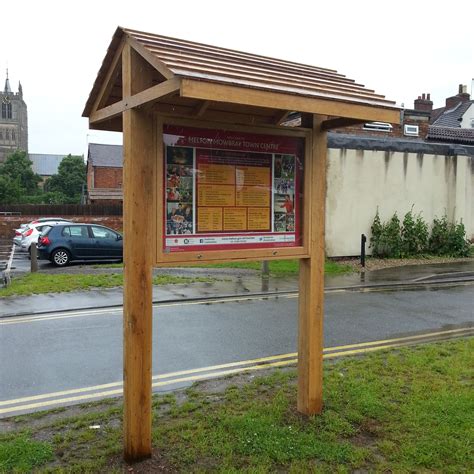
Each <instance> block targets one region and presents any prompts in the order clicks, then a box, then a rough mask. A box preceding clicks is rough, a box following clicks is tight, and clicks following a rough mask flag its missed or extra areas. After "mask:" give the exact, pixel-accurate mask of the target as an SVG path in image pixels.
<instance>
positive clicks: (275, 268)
mask: <svg viewBox="0 0 474 474" xmlns="http://www.w3.org/2000/svg"><path fill="white" fill-rule="evenodd" d="M93 266H94V267H101V268H123V263H111V264H105V265H104V264H100V265H93ZM191 266H194V267H200V268H242V269H246V270H256V271H259V272H261V270H262V262H227V263H209V264H195V265H191ZM269 268H270V274H271V275H272V276H276V277H283V276H290V275H297V274H298V270H299V261H298V260H272V261H270V263H269ZM353 271H354V270H353V268H352V267H351V266H350V265H341V264H340V263H336V262H331V261H327V262H326V263H325V265H324V272H325V273H326V275H339V274H343V273H351V272H353Z"/></svg>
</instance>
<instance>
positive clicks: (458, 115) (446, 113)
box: [432, 100, 474, 128]
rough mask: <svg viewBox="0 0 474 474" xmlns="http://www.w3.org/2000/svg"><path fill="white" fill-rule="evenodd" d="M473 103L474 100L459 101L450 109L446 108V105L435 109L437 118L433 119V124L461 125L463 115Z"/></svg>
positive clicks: (445, 125) (438, 125)
mask: <svg viewBox="0 0 474 474" xmlns="http://www.w3.org/2000/svg"><path fill="white" fill-rule="evenodd" d="M472 104H474V101H473V100H468V101H466V102H459V103H458V104H456V105H455V106H454V107H451V108H450V109H446V107H444V109H436V110H435V111H433V112H435V113H436V118H435V120H433V122H432V125H435V126H437V127H452V128H459V127H461V121H462V117H463V115H464V114H465V113H466V111H467V110H468V109H469V107H471V105H472Z"/></svg>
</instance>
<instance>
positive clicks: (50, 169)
mask: <svg viewBox="0 0 474 474" xmlns="http://www.w3.org/2000/svg"><path fill="white" fill-rule="evenodd" d="M66 156H67V155H46V154H42V153H29V154H28V157H29V159H30V161H31V162H32V165H31V168H32V169H33V171H34V172H35V173H37V174H39V175H40V176H52V175H53V174H57V173H58V168H59V164H60V163H61V161H63V159H64V158H65V157H66Z"/></svg>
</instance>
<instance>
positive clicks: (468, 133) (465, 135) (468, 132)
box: [426, 125, 474, 145]
mask: <svg viewBox="0 0 474 474" xmlns="http://www.w3.org/2000/svg"><path fill="white" fill-rule="evenodd" d="M426 138H427V140H432V141H442V142H450V143H462V144H467V145H474V128H454V127H439V126H435V125H430V126H429V127H428V134H427V136H426Z"/></svg>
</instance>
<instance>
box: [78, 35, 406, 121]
mask: <svg viewBox="0 0 474 474" xmlns="http://www.w3.org/2000/svg"><path fill="white" fill-rule="evenodd" d="M124 38H126V39H128V40H129V41H130V42H131V44H132V46H134V47H135V48H136V49H138V50H140V51H142V52H143V54H142V55H143V56H144V57H146V58H147V60H148V61H149V62H151V63H153V65H154V66H155V67H156V68H157V69H158V70H159V71H160V72H161V73H162V74H163V76H164V77H166V78H168V79H169V78H171V77H178V78H183V79H193V80H198V81H206V82H211V83H219V84H225V85H237V86H239V87H245V88H252V89H260V90H265V91H270V92H280V93H286V94H293V95H300V96H306V97H312V98H321V99H329V100H334V101H341V102H350V103H355V104H363V105H370V106H376V107H382V108H391V109H398V108H397V107H395V102H393V101H389V100H387V99H385V97H384V96H383V95H381V94H376V93H375V92H374V91H373V90H372V89H369V88H366V87H365V86H364V85H362V84H359V83H356V82H355V81H354V80H352V79H349V78H347V77H346V76H344V75H343V74H339V73H338V72H337V71H335V70H333V69H326V68H322V67H315V66H309V65H305V64H300V63H296V62H292V61H285V60H280V59H274V58H270V57H266V56H260V55H256V54H250V53H244V52H240V51H234V50H231V49H225V48H220V47H216V46H210V45H205V44H200V43H195V42H191V41H185V40H181V39H175V38H169V37H166V36H160V35H156V34H152V33H144V32H140V31H136V30H131V29H127V28H122V27H119V28H118V29H117V31H116V32H115V35H114V37H113V39H112V42H111V44H110V47H109V49H108V51H107V55H106V57H105V59H104V62H103V64H102V67H101V69H100V70H99V73H98V76H97V79H96V81H95V83H94V86H93V89H92V91H91V94H90V97H89V99H88V101H87V104H86V107H85V110H84V113H83V115H84V116H89V115H90V113H91V110H92V106H93V104H94V101H95V99H96V97H97V95H98V93H99V90H100V87H101V85H102V83H103V82H104V80H105V78H106V75H107V72H108V69H109V67H110V65H111V64H112V61H113V58H114V55H115V53H116V52H117V50H118V48H119V47H120V44H121V41H122V40H123V39H124Z"/></svg>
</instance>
